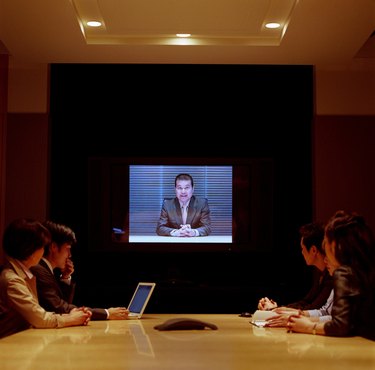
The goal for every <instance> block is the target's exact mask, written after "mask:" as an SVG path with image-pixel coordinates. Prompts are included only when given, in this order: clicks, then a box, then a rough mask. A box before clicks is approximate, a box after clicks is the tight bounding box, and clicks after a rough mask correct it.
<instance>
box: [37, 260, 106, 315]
mask: <svg viewBox="0 0 375 370" xmlns="http://www.w3.org/2000/svg"><path fill="white" fill-rule="evenodd" d="M30 270H31V271H32V273H33V274H34V275H35V277H36V281H37V290H38V300H39V304H40V305H41V306H42V307H43V308H44V309H45V310H46V311H52V312H56V313H69V312H70V311H71V310H72V308H75V307H77V306H75V305H74V304H72V301H73V297H74V291H75V283H74V282H71V284H70V285H69V284H66V283H64V282H61V281H59V280H58V279H56V277H55V275H54V274H53V273H52V272H51V270H50V269H49V267H48V266H47V264H46V263H45V262H44V261H43V260H40V262H39V264H38V265H36V266H33V267H31V269H30ZM89 310H90V311H91V312H92V316H91V320H105V319H106V318H107V312H106V310H105V309H103V308H89Z"/></svg>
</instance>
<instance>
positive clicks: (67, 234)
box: [43, 221, 77, 255]
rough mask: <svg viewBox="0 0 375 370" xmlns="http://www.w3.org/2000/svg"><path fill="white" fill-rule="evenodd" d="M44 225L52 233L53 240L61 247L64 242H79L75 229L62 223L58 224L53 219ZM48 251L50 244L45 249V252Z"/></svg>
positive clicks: (72, 243)
mask: <svg viewBox="0 0 375 370" xmlns="http://www.w3.org/2000/svg"><path fill="white" fill-rule="evenodd" d="M43 225H44V226H45V227H46V228H47V229H48V230H49V232H50V233H51V242H54V243H56V244H57V247H58V248H59V249H60V248H61V247H62V246H63V245H64V244H70V245H74V244H76V243H77V239H76V235H75V233H74V231H73V230H72V229H71V228H70V227H68V226H66V225H62V224H57V223H55V222H52V221H45V222H43ZM47 253H48V246H46V248H45V250H44V254H45V255H46V254H47Z"/></svg>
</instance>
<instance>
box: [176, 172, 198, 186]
mask: <svg viewBox="0 0 375 370" xmlns="http://www.w3.org/2000/svg"><path fill="white" fill-rule="evenodd" d="M178 180H180V181H181V180H185V181H187V180H190V182H191V186H192V187H194V180H193V177H192V176H191V175H189V174H188V173H180V174H179V175H177V176H176V178H175V179H174V186H175V187H176V186H177V181H178Z"/></svg>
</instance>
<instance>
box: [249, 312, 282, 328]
mask: <svg viewBox="0 0 375 370" xmlns="http://www.w3.org/2000/svg"><path fill="white" fill-rule="evenodd" d="M277 315H278V314H277V313H276V312H274V311H262V310H256V311H255V312H254V313H253V315H252V316H251V320H250V321H251V323H252V324H254V325H256V326H261V327H263V326H264V325H266V323H267V321H266V320H267V319H268V318H269V317H272V316H277Z"/></svg>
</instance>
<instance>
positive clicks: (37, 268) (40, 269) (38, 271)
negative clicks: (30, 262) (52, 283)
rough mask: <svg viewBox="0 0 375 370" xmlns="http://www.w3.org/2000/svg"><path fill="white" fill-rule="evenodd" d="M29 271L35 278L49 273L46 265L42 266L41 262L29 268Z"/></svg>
mask: <svg viewBox="0 0 375 370" xmlns="http://www.w3.org/2000/svg"><path fill="white" fill-rule="evenodd" d="M30 271H31V272H32V273H33V274H34V275H37V276H40V275H45V274H47V273H49V270H48V267H47V265H45V264H43V263H42V261H40V262H39V263H38V264H37V265H34V266H32V267H30Z"/></svg>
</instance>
